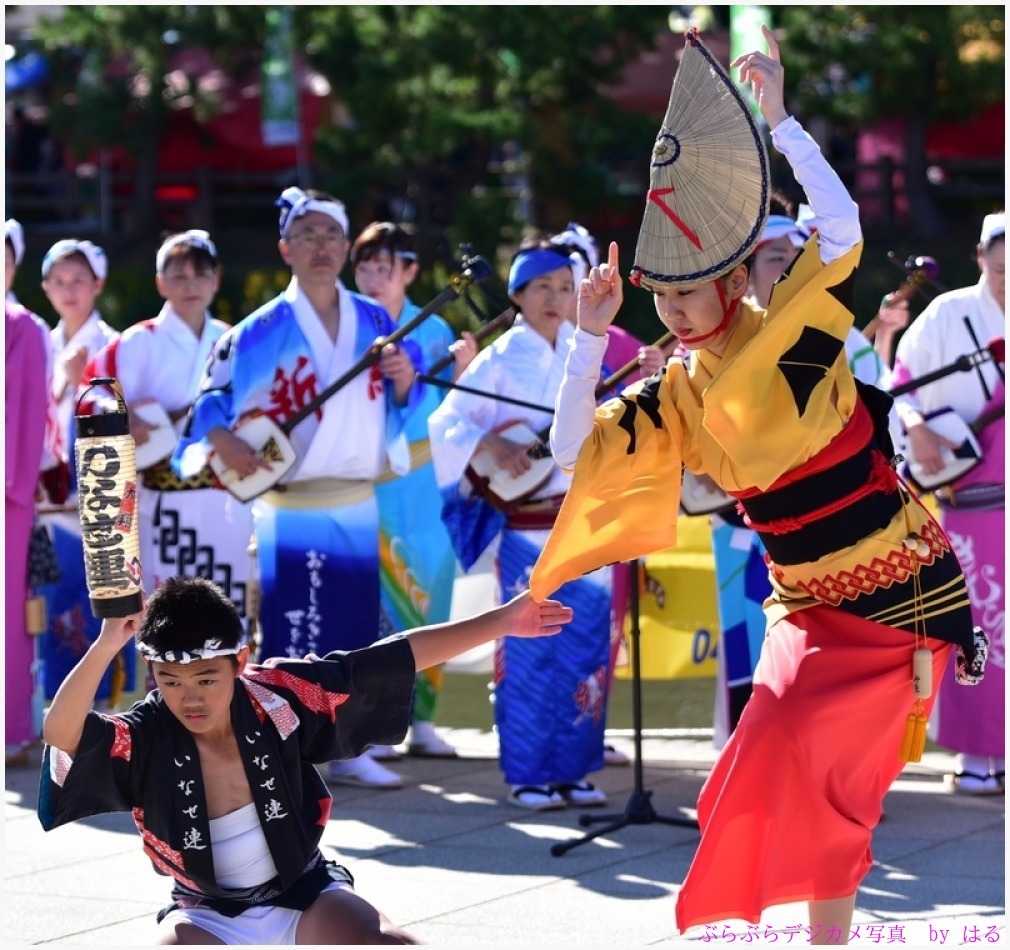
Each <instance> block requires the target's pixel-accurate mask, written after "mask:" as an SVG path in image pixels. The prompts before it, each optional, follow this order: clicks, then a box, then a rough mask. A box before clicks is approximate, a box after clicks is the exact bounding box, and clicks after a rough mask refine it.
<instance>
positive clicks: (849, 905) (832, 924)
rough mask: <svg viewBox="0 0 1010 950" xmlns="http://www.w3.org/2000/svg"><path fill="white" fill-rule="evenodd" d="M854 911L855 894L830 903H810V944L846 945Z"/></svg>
mask: <svg viewBox="0 0 1010 950" xmlns="http://www.w3.org/2000/svg"><path fill="white" fill-rule="evenodd" d="M855 909H856V895H855V894H852V895H850V896H849V897H839V898H836V899H835V900H830V901H810V907H809V910H810V930H811V938H810V942H811V943H812V944H825V943H826V944H834V945H835V946H841V945H842V944H847V943H848V942H849V934H850V933H851V932H852V913H853V911H854V910H855Z"/></svg>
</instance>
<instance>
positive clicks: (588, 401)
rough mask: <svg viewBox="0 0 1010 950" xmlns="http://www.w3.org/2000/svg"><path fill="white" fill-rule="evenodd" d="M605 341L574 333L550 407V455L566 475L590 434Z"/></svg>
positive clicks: (603, 337)
mask: <svg viewBox="0 0 1010 950" xmlns="http://www.w3.org/2000/svg"><path fill="white" fill-rule="evenodd" d="M606 349H607V337H606V336H605V335H604V336H596V335H594V334H592V333H587V332H586V331H585V330H581V329H576V330H575V336H574V338H573V340H572V346H571V349H570V350H569V351H568V359H567V360H566V361H565V375H564V377H562V380H561V388H560V389H559V390H558V398H557V400H556V401H555V403H554V422H553V423H552V424H551V452H552V453H553V455H554V461H555V462H557V463H558V465H560V466H561V467H562V468H563V469H565V470H566V471H571V470H572V469H574V468H575V461H576V459H577V458H578V457H579V450H580V449H581V448H582V443H583V442H585V441H586V438H587V437H588V436H589V433H590V432H592V431H593V419H594V418H595V416H596V387H597V386H598V385H599V384H600V369H601V367H602V366H603V354H604V353H605V352H606Z"/></svg>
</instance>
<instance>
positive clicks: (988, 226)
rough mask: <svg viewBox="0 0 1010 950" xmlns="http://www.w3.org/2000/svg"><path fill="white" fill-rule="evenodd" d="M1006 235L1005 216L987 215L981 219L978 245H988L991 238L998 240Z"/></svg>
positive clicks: (1002, 213) (1002, 214)
mask: <svg viewBox="0 0 1010 950" xmlns="http://www.w3.org/2000/svg"><path fill="white" fill-rule="evenodd" d="M1004 234H1006V214H1005V213H1004V212H1002V211H1001V212H1000V213H999V214H987V215H986V216H985V217H984V218H983V219H982V233H981V234H980V235H979V239H978V243H979V244H988V243H989V241H991V240H993V238H998V237H1001V236H1003V235H1004Z"/></svg>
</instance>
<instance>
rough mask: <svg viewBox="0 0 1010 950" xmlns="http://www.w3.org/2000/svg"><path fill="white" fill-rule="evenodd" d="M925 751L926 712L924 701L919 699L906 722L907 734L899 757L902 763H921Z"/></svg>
mask: <svg viewBox="0 0 1010 950" xmlns="http://www.w3.org/2000/svg"><path fill="white" fill-rule="evenodd" d="M925 751H926V710H925V709H924V708H923V705H922V700H920V699H917V700H916V701H915V704H914V705H913V706H912V711H911V712H910V713H909V714H908V718H907V719H906V720H905V734H904V736H902V739H901V751H900V752H899V753H898V755H899V757H900V759H901V761H902V762H919V761H921V759H922V753H923V752H925Z"/></svg>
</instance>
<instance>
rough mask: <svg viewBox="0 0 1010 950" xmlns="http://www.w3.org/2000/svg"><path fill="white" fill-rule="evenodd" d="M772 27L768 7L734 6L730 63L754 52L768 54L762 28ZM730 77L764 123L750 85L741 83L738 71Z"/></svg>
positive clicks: (731, 16)
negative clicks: (763, 26)
mask: <svg viewBox="0 0 1010 950" xmlns="http://www.w3.org/2000/svg"><path fill="white" fill-rule="evenodd" d="M762 25H765V26H768V27H770V26H771V25H772V20H771V11H770V10H769V9H768V7H762V6H752V5H750V4H746V3H738V4H733V5H731V6H730V8H729V61H730V62H731V63H732V62H733V60H735V59H736V58H737V57H738V56H741V55H742V54H744V53H751V52H753V51H754V50H760V51H761V52H762V53H764V52H767V49H768V47H767V45H766V43H765V38H764V35H763V34H762V33H761V26H762ZM730 75H731V76H732V77H733V82H735V83H736V86H737V88H738V89H739V90H740V91H741V93H743V97H744V100H745V101H746V102H747V105H748V106H750V111H751V112H753V113H754V115H755V116H756V117H757V119H758V121H759V122H764V118H763V117H762V116H761V113H760V112H759V111H758V107H757V103H756V102H755V101H754V96H753V95H751V89H750V83H741V82H740V80H739V79H738V78H737V77H738V76H739V75H740V71H739V70H738V69H731V70H730Z"/></svg>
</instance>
